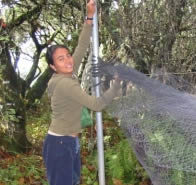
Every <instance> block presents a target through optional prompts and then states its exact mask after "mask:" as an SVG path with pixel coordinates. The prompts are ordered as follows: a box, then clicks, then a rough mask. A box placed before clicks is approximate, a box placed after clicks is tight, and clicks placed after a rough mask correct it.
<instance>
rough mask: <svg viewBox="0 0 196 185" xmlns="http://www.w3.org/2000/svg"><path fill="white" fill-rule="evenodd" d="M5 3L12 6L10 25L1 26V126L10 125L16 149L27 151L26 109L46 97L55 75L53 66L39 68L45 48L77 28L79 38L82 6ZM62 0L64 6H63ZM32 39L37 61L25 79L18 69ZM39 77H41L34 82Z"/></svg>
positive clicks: (41, 0) (8, 19)
mask: <svg viewBox="0 0 196 185" xmlns="http://www.w3.org/2000/svg"><path fill="white" fill-rule="evenodd" d="M2 3H3V4H2V6H4V7H8V10H7V12H6V17H7V19H6V20H5V22H6V26H5V22H1V29H0V38H1V39H0V48H1V52H0V58H1V61H0V64H1V66H0V68H1V77H0V83H1V87H2V90H3V92H1V99H0V101H1V102H0V103H1V104H2V105H3V108H2V110H1V113H2V114H1V120H2V122H1V126H2V127H4V128H5V124H6V125H7V126H8V128H7V129H6V131H7V133H9V136H10V138H11V139H12V142H13V145H14V146H15V148H16V150H18V151H26V150H28V149H29V146H30V143H29V142H28V139H27V137H26V129H25V127H26V111H28V110H29V109H30V108H32V105H33V103H34V102H35V100H36V99H40V98H41V97H42V95H43V94H44V92H45V90H46V87H47V82H48V81H49V79H50V77H51V75H52V71H51V70H50V69H49V68H46V69H45V71H44V72H43V73H39V72H38V71H40V70H39V63H40V62H41V58H42V54H43V51H44V49H45V48H47V47H48V45H49V44H51V43H52V42H54V43H64V42H65V40H66V36H67V35H68V34H71V31H72V30H74V31H75V32H74V34H72V36H73V37H74V39H75V40H76V39H77V37H78V28H77V24H81V23H80V21H78V20H77V21H78V23H77V24H76V23H75V21H76V19H73V18H74V17H76V15H77V14H78V8H79V9H81V6H80V4H79V3H78V2H77V1H73V2H72V3H70V2H69V1H66V0H64V1H58V2H56V1H46V0H40V1H20V2H17V1H3V2H2ZM62 4H64V6H61V5H62ZM70 7H71V8H70ZM51 10H52V11H51ZM65 12H66V13H65ZM71 17H73V18H72V19H71ZM81 20H82V18H81ZM64 23H66V25H65V24H64ZM66 26H67V27H66ZM63 29H64V30H63ZM29 39H32V41H33V43H34V45H35V51H34V53H33V57H32V63H33V65H32V67H31V69H30V71H29V73H28V75H27V76H26V78H25V79H23V78H21V75H20V73H19V71H18V69H17V63H18V60H19V59H20V55H21V53H22V52H23V51H22V47H21V46H22V43H25V42H26V41H28V40H29ZM72 47H74V46H73V45H70V49H72ZM37 73H38V74H37ZM35 78H37V79H36V81H35V83H34V80H35ZM7 114H8V116H7V117H6V118H5V115H7Z"/></svg>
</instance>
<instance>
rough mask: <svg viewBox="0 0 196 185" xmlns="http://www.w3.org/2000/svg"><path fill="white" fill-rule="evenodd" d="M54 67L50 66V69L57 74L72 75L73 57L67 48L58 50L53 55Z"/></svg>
mask: <svg viewBox="0 0 196 185" xmlns="http://www.w3.org/2000/svg"><path fill="white" fill-rule="evenodd" d="M52 58H53V62H54V64H53V65H50V67H51V68H52V69H53V70H54V71H55V72H56V73H63V74H67V73H72V72H73V65H74V61H73V57H72V56H71V55H70V53H69V51H68V50H67V49H65V48H57V49H56V50H55V52H54V53H53V56H52Z"/></svg>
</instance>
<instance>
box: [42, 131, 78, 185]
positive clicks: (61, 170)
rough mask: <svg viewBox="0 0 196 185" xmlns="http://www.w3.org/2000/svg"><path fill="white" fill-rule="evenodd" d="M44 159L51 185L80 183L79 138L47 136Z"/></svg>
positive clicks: (75, 184) (74, 184)
mask: <svg viewBox="0 0 196 185" xmlns="http://www.w3.org/2000/svg"><path fill="white" fill-rule="evenodd" d="M43 158H44V163H45V166H46V171H47V178H48V182H49V184H50V185H77V184H79V183H80V167H81V162H80V145H79V139H78V137H71V136H53V135H49V134H48V135H47V136H46V139H45V141H44V147H43Z"/></svg>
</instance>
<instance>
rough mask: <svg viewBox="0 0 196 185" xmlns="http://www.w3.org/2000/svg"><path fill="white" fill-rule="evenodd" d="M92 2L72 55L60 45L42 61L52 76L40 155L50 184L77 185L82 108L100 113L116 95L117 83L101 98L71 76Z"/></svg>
mask: <svg viewBox="0 0 196 185" xmlns="http://www.w3.org/2000/svg"><path fill="white" fill-rule="evenodd" d="M94 12H95V2H94V0H90V1H89V2H88V4H87V19H86V21H85V23H84V26H83V30H82V32H81V35H80V38H79V42H78V46H77V48H76V49H75V52H74V54H73V56H71V55H70V53H69V51H68V49H67V48H66V47H65V46H62V45H54V46H51V47H49V48H48V50H47V53H46V59H47V62H48V64H49V66H50V67H51V68H52V69H53V70H54V72H55V73H54V74H53V76H52V78H51V79H50V81H49V83H48V94H49V97H50V98H51V108H52V121H51V124H50V127H49V131H48V135H47V136H46V139H45V142H44V149H43V156H44V162H45V165H46V169H47V178H48V181H49V184H50V185H76V184H79V183H80V147H79V140H78V134H79V133H80V132H81V125H80V116H81V110H82V107H83V106H85V107H88V108H89V109H92V110H94V111H101V110H102V109H103V108H104V107H105V106H106V105H108V104H109V103H110V102H111V101H112V99H113V98H114V97H115V96H116V93H117V91H118V89H119V88H120V82H119V80H116V81H115V82H114V85H113V86H112V87H111V88H110V89H109V90H108V91H106V92H105V93H104V94H103V95H102V96H101V97H99V98H96V97H94V96H90V95H88V94H86V93H85V92H83V91H82V89H81V87H80V84H79V83H78V81H77V79H75V78H74V73H76V72H77V70H78V67H79V65H80V63H81V61H82V58H83V57H84V55H85V52H86V50H87V48H88V46H89V42H90V35H91V31H92V19H93V15H94Z"/></svg>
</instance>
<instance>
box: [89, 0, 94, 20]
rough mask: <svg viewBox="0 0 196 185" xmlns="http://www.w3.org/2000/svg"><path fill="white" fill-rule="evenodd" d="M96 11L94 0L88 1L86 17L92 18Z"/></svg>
mask: <svg viewBox="0 0 196 185" xmlns="http://www.w3.org/2000/svg"><path fill="white" fill-rule="evenodd" d="M95 11H96V2H95V0H89V1H88V3H87V17H89V18H92V17H93V16H94V13H95Z"/></svg>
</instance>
